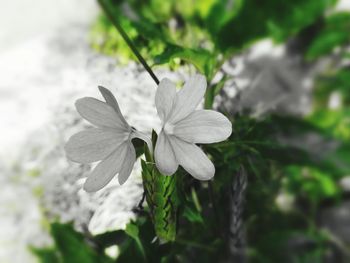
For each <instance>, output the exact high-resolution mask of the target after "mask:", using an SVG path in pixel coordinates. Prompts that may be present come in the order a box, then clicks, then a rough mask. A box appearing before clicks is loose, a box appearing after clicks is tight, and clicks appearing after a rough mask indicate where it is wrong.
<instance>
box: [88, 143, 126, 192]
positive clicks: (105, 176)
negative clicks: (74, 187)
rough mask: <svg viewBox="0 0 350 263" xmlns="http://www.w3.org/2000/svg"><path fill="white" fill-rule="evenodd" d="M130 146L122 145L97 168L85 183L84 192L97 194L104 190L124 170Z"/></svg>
mask: <svg viewBox="0 0 350 263" xmlns="http://www.w3.org/2000/svg"><path fill="white" fill-rule="evenodd" d="M128 144H129V143H128V142H125V143H123V144H121V145H120V146H119V147H118V148H117V149H116V150H115V151H114V152H113V153H112V154H111V155H110V156H108V157H107V158H106V159H105V160H103V161H101V162H100V163H99V164H98V165H97V166H96V167H95V169H94V170H93V171H92V173H91V174H90V175H89V176H88V178H87V179H86V181H85V184H84V190H85V191H86V192H96V191H98V190H100V189H102V188H103V187H105V186H106V185H107V184H108V183H109V182H110V181H111V180H112V178H113V177H114V176H115V175H116V174H117V173H118V172H119V171H120V170H121V169H122V165H123V162H124V159H125V154H126V153H127V150H128Z"/></svg>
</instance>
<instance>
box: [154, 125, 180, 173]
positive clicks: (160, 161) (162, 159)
mask: <svg viewBox="0 0 350 263" xmlns="http://www.w3.org/2000/svg"><path fill="white" fill-rule="evenodd" d="M154 158H155V161H156V166H157V168H158V170H159V171H160V172H161V173H162V174H165V175H172V174H173V173H175V172H176V170H177V168H178V163H177V162H176V159H175V155H174V152H173V149H172V148H171V145H170V142H169V138H168V136H167V135H166V134H165V133H164V131H163V130H162V131H161V132H160V133H159V136H158V139H157V143H156V148H155V151H154Z"/></svg>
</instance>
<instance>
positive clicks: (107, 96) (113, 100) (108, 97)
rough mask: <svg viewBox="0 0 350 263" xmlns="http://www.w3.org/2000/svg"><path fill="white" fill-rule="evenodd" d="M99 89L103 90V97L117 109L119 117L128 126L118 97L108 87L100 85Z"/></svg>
mask: <svg viewBox="0 0 350 263" xmlns="http://www.w3.org/2000/svg"><path fill="white" fill-rule="evenodd" d="M98 89H99V90H100V92H101V94H102V96H103V98H104V99H105V100H106V102H107V104H108V105H109V106H111V107H112V108H113V109H114V110H115V112H116V113H117V115H118V117H119V118H120V120H121V121H122V122H123V123H124V124H125V126H128V123H127V122H126V120H125V119H124V116H123V114H122V112H121V111H120V108H119V105H118V102H117V100H116V98H115V97H114V95H113V94H112V92H111V91H110V90H109V89H106V88H104V87H102V86H99V87H98Z"/></svg>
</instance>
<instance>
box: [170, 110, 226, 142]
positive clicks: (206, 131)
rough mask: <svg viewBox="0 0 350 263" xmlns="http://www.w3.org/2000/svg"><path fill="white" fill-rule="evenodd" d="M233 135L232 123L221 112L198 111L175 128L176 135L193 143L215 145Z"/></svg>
mask: <svg viewBox="0 0 350 263" xmlns="http://www.w3.org/2000/svg"><path fill="white" fill-rule="evenodd" d="M231 133H232V124H231V122H230V121H229V120H228V119H227V118H226V117H225V116H224V115H223V114H221V113H220V112H216V111H212V110H196V111H194V112H192V113H191V114H190V115H188V116H187V117H186V118H185V119H183V120H181V121H179V122H178V123H177V124H176V125H175V127H174V135H176V136H177V137H180V138H181V139H183V140H184V141H187V142H191V143H214V142H221V141H223V140H226V139H227V138H228V137H229V136H230V135H231Z"/></svg>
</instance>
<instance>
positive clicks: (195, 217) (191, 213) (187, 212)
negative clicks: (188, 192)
mask: <svg viewBox="0 0 350 263" xmlns="http://www.w3.org/2000/svg"><path fill="white" fill-rule="evenodd" d="M183 215H184V217H186V218H187V219H188V220H189V221H190V222H193V223H201V224H203V223H204V221H203V217H202V215H201V214H200V212H199V211H198V210H196V209H195V208H194V207H192V206H190V205H186V206H185V209H184V211H183Z"/></svg>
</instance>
